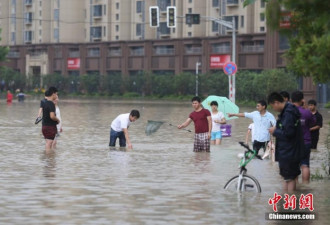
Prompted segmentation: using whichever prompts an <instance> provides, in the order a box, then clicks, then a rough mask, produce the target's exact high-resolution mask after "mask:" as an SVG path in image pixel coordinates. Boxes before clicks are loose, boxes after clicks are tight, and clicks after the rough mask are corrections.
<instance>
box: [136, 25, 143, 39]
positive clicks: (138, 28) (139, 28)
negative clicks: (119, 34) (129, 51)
mask: <svg viewBox="0 0 330 225" xmlns="http://www.w3.org/2000/svg"><path fill="white" fill-rule="evenodd" d="M141 35H142V24H141V23H138V24H136V36H141Z"/></svg>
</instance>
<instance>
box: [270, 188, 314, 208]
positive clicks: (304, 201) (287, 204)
mask: <svg viewBox="0 0 330 225" xmlns="http://www.w3.org/2000/svg"><path fill="white" fill-rule="evenodd" d="M281 199H282V196H281V195H278V194H277V193H276V192H275V193H274V197H273V198H270V199H269V200H268V204H269V205H272V206H273V211H274V212H277V204H278V203H279V201H280V200H281ZM283 200H284V204H283V208H284V209H290V208H291V210H294V209H296V200H297V197H296V196H295V195H291V196H289V195H288V194H285V195H284V199H283ZM306 208H307V209H309V211H314V207H313V194H311V193H309V194H307V195H304V194H301V195H300V198H299V209H306Z"/></svg>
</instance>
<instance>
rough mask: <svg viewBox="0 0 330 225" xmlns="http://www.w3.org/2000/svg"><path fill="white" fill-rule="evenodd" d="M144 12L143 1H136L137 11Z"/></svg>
mask: <svg viewBox="0 0 330 225" xmlns="http://www.w3.org/2000/svg"><path fill="white" fill-rule="evenodd" d="M141 12H142V1H137V2H136V13H141Z"/></svg>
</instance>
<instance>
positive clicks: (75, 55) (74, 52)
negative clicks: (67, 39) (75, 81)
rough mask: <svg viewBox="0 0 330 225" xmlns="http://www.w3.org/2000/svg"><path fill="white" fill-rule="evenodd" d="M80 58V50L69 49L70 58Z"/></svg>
mask: <svg viewBox="0 0 330 225" xmlns="http://www.w3.org/2000/svg"><path fill="white" fill-rule="evenodd" d="M79 56H80V53H79V48H70V49H69V58H78V57H79Z"/></svg>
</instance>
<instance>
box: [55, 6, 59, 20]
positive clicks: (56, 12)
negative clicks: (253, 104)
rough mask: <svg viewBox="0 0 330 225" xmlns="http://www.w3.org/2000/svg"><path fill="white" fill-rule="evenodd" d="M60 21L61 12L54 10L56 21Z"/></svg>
mask: <svg viewBox="0 0 330 225" xmlns="http://www.w3.org/2000/svg"><path fill="white" fill-rule="evenodd" d="M59 19H60V10H59V9H54V20H59Z"/></svg>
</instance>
